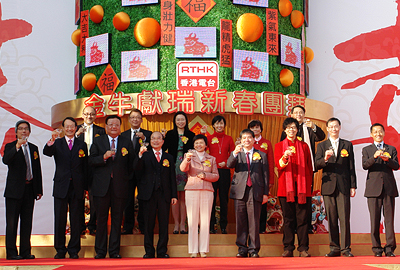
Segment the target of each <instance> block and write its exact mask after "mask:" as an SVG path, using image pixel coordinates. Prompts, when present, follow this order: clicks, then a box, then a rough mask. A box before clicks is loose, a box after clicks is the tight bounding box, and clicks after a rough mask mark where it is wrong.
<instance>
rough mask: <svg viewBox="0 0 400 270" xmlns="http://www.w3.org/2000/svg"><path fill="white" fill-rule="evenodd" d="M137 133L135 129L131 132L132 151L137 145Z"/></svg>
mask: <svg viewBox="0 0 400 270" xmlns="http://www.w3.org/2000/svg"><path fill="white" fill-rule="evenodd" d="M137 132H138V130H137V129H135V130H134V131H133V137H132V143H133V149H135V150H136V149H137V145H138V137H136V133H137Z"/></svg>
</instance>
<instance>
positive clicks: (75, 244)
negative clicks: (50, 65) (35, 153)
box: [43, 117, 88, 259]
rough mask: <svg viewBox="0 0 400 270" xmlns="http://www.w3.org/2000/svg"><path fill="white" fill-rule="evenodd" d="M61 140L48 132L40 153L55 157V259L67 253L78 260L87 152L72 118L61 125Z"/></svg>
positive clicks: (54, 132) (61, 257) (66, 119)
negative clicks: (47, 137)
mask: <svg viewBox="0 0 400 270" xmlns="http://www.w3.org/2000/svg"><path fill="white" fill-rule="evenodd" d="M62 126H63V130H64V137H61V138H59V135H60V133H59V131H58V130H54V131H53V132H52V133H51V139H50V140H49V141H48V142H47V143H46V144H45V146H44V148H43V154H44V155H46V156H48V157H54V161H55V163H56V171H55V173H54V179H53V181H54V186H53V197H54V248H55V249H56V251H57V254H56V255H55V256H54V259H64V258H65V254H66V253H67V252H68V254H69V257H70V258H71V259H78V258H79V256H78V253H79V251H80V249H81V239H80V232H81V230H80V229H81V228H80V226H81V217H82V215H83V213H82V210H83V209H82V204H83V198H84V194H85V193H84V191H85V190H87V182H86V181H87V170H88V158H87V157H88V151H87V145H86V143H84V142H82V141H79V140H77V139H76V138H75V132H76V129H77V123H76V121H75V119H74V118H72V117H66V118H65V119H64V120H63V122H62ZM68 210H69V221H70V229H71V232H70V234H71V238H70V240H69V243H68V246H67V247H65V228H66V224H67V214H68Z"/></svg>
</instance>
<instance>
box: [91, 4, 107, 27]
mask: <svg viewBox="0 0 400 270" xmlns="http://www.w3.org/2000/svg"><path fill="white" fill-rule="evenodd" d="M103 17H104V9H103V7H102V6H100V5H95V6H93V7H92V8H91V9H90V19H91V20H92V22H94V23H100V22H101V21H102V20H103Z"/></svg>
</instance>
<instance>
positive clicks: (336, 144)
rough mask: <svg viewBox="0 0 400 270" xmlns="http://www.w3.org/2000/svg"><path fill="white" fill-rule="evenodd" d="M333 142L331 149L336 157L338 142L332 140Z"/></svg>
mask: <svg viewBox="0 0 400 270" xmlns="http://www.w3.org/2000/svg"><path fill="white" fill-rule="evenodd" d="M333 144H334V146H333V147H334V149H333V150H334V151H335V157H337V152H338V142H334V143H333Z"/></svg>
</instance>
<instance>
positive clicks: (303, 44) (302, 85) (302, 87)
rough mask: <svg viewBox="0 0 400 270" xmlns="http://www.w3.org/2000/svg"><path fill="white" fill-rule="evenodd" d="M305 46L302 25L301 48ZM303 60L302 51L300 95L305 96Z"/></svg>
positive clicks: (302, 53)
mask: <svg viewBox="0 0 400 270" xmlns="http://www.w3.org/2000/svg"><path fill="white" fill-rule="evenodd" d="M305 46H306V35H305V33H304V24H303V25H302V27H301V47H302V48H304V47H305ZM305 64H306V62H305V60H304V50H303V49H302V50H301V63H300V95H303V96H304V95H305V94H306V93H305V92H306V90H305V89H306V82H305V79H306V78H305V71H304V68H305Z"/></svg>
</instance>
